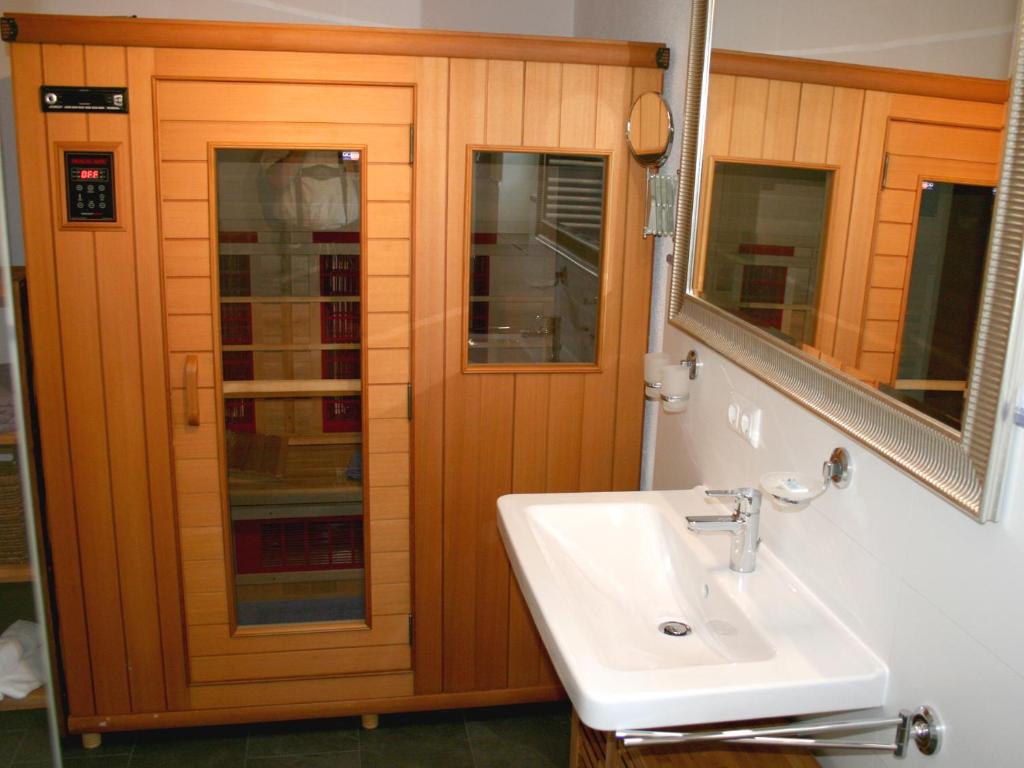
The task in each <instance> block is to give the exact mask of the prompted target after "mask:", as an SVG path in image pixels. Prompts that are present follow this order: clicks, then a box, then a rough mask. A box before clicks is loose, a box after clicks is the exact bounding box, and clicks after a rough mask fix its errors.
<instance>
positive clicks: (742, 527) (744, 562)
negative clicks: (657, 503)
mask: <svg viewBox="0 0 1024 768" xmlns="http://www.w3.org/2000/svg"><path fill="white" fill-rule="evenodd" d="M704 495H705V496H707V497H709V498H713V499H722V498H726V499H735V500H736V511H735V512H733V513H732V514H731V515H693V516H689V515H688V516H687V518H686V527H687V528H689V529H690V530H691V531H695V532H697V533H710V532H713V531H728V532H729V533H731V534H732V548H731V549H730V551H729V567H730V568H731V569H732V570H734V571H737V572H739V573H750V572H751V571H753V570H754V567H755V566H756V565H757V545H758V544H760V543H761V541H760V539H758V537H757V530H758V527H759V525H760V522H761V492H760V491H759V490H757V489H756V488H736V489H733V490H729V491H704Z"/></svg>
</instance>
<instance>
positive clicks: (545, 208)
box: [467, 151, 607, 365]
mask: <svg viewBox="0 0 1024 768" xmlns="http://www.w3.org/2000/svg"><path fill="white" fill-rule="evenodd" d="M606 166H607V158H605V157H604V156H595V155H577V154H545V153H538V152H486V151H476V152H474V153H473V170H472V181H473V190H472V205H473V208H472V224H471V231H470V256H469V305H468V315H469V338H468V354H467V357H468V361H469V363H470V364H499V365H529V364H544V363H586V364H593V363H595V362H596V359H597V324H598V318H599V316H600V315H599V306H598V301H599V296H600V285H601V281H600V274H601V251H602V243H603V234H604V209H605V190H606Z"/></svg>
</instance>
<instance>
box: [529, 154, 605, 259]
mask: <svg viewBox="0 0 1024 768" xmlns="http://www.w3.org/2000/svg"><path fill="white" fill-rule="evenodd" d="M604 164H605V160H604V158H603V157H568V156H565V155H552V156H547V157H545V172H544V206H543V219H544V223H545V224H547V225H548V226H549V227H551V228H553V229H554V230H555V233H556V235H569V236H570V237H572V238H573V239H574V240H576V241H577V242H578V243H579V244H580V245H582V246H583V247H584V248H586V249H593V250H596V249H598V248H599V247H600V245H601V218H602V212H603V209H604ZM556 239H558V240H561V238H557V237H556ZM563 244H564V245H568V244H566V243H563ZM570 250H575V249H573V248H571V247H570Z"/></svg>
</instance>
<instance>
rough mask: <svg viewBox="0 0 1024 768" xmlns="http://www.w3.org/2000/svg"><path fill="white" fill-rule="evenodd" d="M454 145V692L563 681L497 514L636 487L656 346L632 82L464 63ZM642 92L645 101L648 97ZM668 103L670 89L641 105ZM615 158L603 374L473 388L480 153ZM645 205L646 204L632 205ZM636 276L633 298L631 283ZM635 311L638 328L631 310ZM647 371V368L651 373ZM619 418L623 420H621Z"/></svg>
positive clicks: (490, 376) (450, 519) (510, 379)
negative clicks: (474, 202)
mask: <svg viewBox="0 0 1024 768" xmlns="http://www.w3.org/2000/svg"><path fill="white" fill-rule="evenodd" d="M449 83H450V85H449V119H450V130H449V137H448V182H449V183H448V186H449V193H448V200H449V203H448V250H447V253H448V257H447V267H446V274H447V278H446V279H447V292H446V295H447V316H448V318H449V321H448V323H447V324H446V332H445V367H446V381H445V401H446V403H447V408H446V411H445V425H444V451H445V454H444V456H445V458H444V515H445V517H444V531H445V533H444V555H445V557H444V605H445V608H444V670H443V672H444V678H443V681H444V690H445V691H467V690H485V689H493V688H501V687H506V686H508V687H529V686H538V685H549V684H551V683H553V682H554V681H555V677H554V675H553V672H552V670H551V668H550V665H549V662H548V660H547V658H546V655H545V653H544V651H543V647H542V645H541V643H540V641H539V638H538V637H537V635H536V631H535V629H534V628H533V624H532V622H531V620H530V618H529V614H528V610H527V609H526V606H525V603H524V601H523V598H522V595H521V593H520V592H519V590H518V587H517V586H516V585H515V583H514V580H513V579H511V578H510V572H509V566H508V561H507V558H506V555H505V551H504V547H503V546H502V544H501V541H500V539H499V537H498V531H497V522H496V509H495V501H496V499H497V497H498V496H500V495H502V494H504V493H509V492H517V493H525V492H537V491H577V490H610V489H612V488H624V487H632V488H635V487H636V483H637V481H638V473H639V450H638V447H639V429H640V411H641V405H642V404H641V403H640V401H639V400H637V399H636V398H635V397H631V395H632V391H631V389H630V384H631V383H632V382H631V381H630V379H629V376H630V375H635V380H636V381H639V380H640V377H639V369H638V368H637V367H636V365H632V366H630V367H628V368H627V369H625V370H624V371H623V370H620V365H619V347H620V339H628V340H629V342H630V344H631V347H633V348H639V346H642V345H643V340H644V339H645V338H646V321H647V318H646V311H647V307H648V306H649V305H648V301H649V298H648V297H649V293H648V286H649V275H650V257H649V249H648V248H645V247H644V245H643V244H642V241H641V244H638V243H636V242H634V241H635V240H636V239H637V238H636V237H635V235H636V233H637V232H639V231H641V227H640V225H639V219H641V218H642V214H640V215H637V212H636V211H633V212H632V216H633V217H634V218H632V219H631V221H633V223H634V224H635V225H636V228H635V230H629V231H628V232H627V229H626V213H627V209H626V198H627V185H628V184H629V183H630V179H631V178H632V180H633V181H632V183H634V184H635V183H638V182H641V181H642V174H641V176H639V177H638V176H636V175H635V174H634V175H632V176H631V174H630V167H629V161H628V155H627V154H626V152H625V146H624V137H623V133H622V125H623V124H624V121H625V119H626V116H627V115H628V111H629V106H630V104H631V102H632V96H633V93H634V89H635V86H634V74H633V72H632V71H631V70H629V69H626V68H616V67H598V66H589V65H572V64H565V65H561V64H538V63H526V62H494V61H485V60H453V61H452V62H451V64H450V81H449ZM641 86H642V87H641ZM648 88H652V89H654V90H660V73H649V72H648V73H644V74H643V75H639V76H638V77H637V83H636V90H646V89H648ZM472 145H492V146H499V147H517V146H523V147H529V148H550V149H558V148H562V149H574V150H587V149H591V150H595V151H599V152H610V153H611V154H610V160H609V175H608V179H609V186H608V190H607V194H608V210H609V211H610V212H612V213H611V215H610V216H609V218H608V225H607V230H606V233H605V236H606V243H607V246H606V248H605V251H604V259H605V270H606V271H605V274H604V280H603V283H602V289H601V291H602V292H601V309H602V315H601V325H600V336H599V345H600V348H599V351H598V355H599V361H600V362H601V367H600V370H597V371H594V372H592V373H581V372H558V373H548V372H536V371H534V372H528V371H524V372H521V373H519V372H504V373H477V372H473V373H463V371H462V367H463V362H464V358H465V354H466V351H465V349H466V345H465V339H463V338H462V324H461V322H460V318H461V316H462V301H463V294H464V280H465V273H464V265H465V259H466V255H465V250H464V248H465V246H464V243H465V236H466V232H467V227H468V222H467V221H466V218H465V217H466V211H467V206H466V198H467V195H469V194H470V190H469V189H467V186H466V179H467V163H468V162H469V157H468V154H467V147H469V146H472ZM633 194H636V191H635V190H634V193H633ZM627 266H628V267H630V268H631V271H632V272H635V273H636V274H631V275H630V277H631V278H635V281H631V282H630V283H629V285H628V288H627V286H626V284H625V282H624V272H625V271H626V268H627ZM625 295H628V296H629V297H630V298H631V299H634V300H635V304H634V305H631V306H630V308H629V314H628V316H626V315H625V314H624V312H623V297H624V296H625ZM638 361H639V356H637V361H633V362H634V363H636V364H639V362H638ZM616 416H618V418H616Z"/></svg>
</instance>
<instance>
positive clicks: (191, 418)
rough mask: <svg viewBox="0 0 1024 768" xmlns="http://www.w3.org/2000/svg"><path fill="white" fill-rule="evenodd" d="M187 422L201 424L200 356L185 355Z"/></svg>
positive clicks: (194, 424) (191, 424) (195, 424)
mask: <svg viewBox="0 0 1024 768" xmlns="http://www.w3.org/2000/svg"><path fill="white" fill-rule="evenodd" d="M185 422H186V423H187V424H188V425H189V426H190V427H198V426H199V356H198V355H186V356H185Z"/></svg>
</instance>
